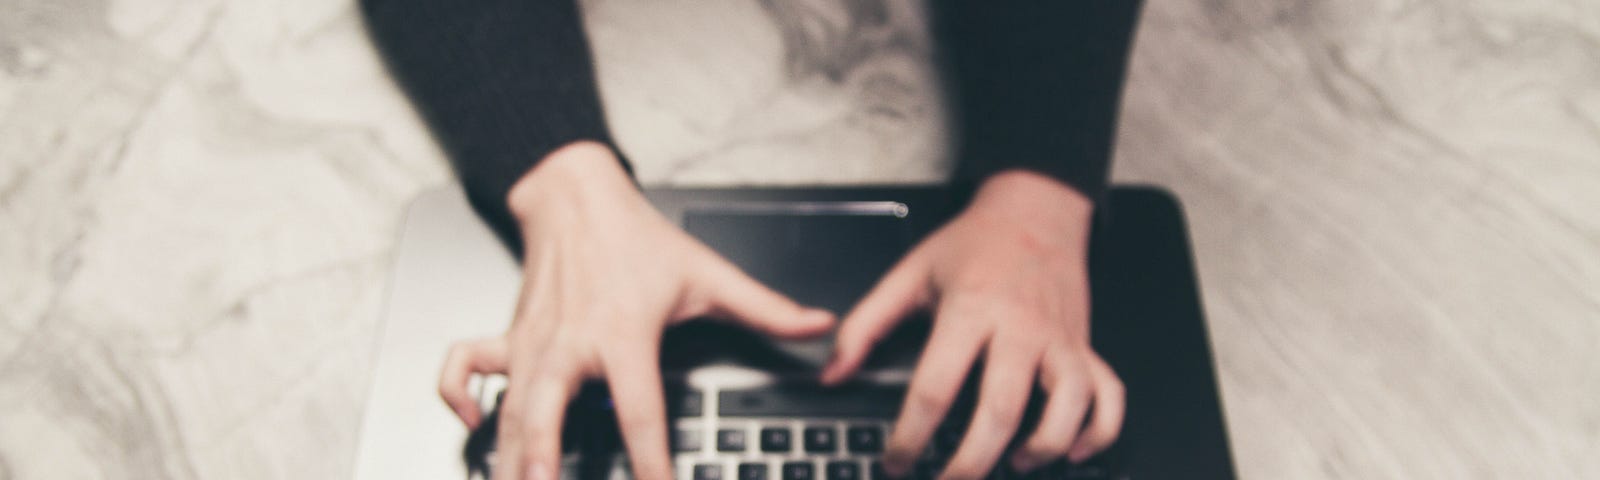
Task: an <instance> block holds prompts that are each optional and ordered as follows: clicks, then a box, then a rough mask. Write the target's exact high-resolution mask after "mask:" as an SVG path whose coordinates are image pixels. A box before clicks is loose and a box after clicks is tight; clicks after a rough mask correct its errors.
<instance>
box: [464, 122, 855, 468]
mask: <svg viewBox="0 0 1600 480" xmlns="http://www.w3.org/2000/svg"><path fill="white" fill-rule="evenodd" d="M508 201H509V202H510V204H511V209H512V211H513V213H514V214H515V215H516V217H517V219H518V222H519V224H520V228H521V231H522V238H523V253H524V255H523V286H522V292H521V299H520V300H519V301H518V305H517V310H516V316H515V318H514V319H513V321H512V324H511V327H510V328H509V329H508V330H507V331H506V332H505V333H504V334H502V335H499V336H496V337H491V338H486V339H480V340H470V341H465V342H461V343H458V344H456V345H455V346H454V347H453V348H451V351H450V355H449V357H448V358H447V360H446V361H445V367H444V372H443V373H442V375H441V378H440V381H439V393H440V395H441V396H443V397H444V400H445V402H446V403H448V404H449V405H450V407H451V409H453V410H455V412H456V415H457V416H459V417H460V418H461V420H462V422H464V423H466V425H467V427H468V428H476V427H477V426H478V423H479V422H481V421H482V414H483V413H482V412H481V411H480V410H479V408H478V403H477V401H476V400H475V399H474V398H473V397H472V396H471V395H470V394H469V393H468V392H467V380H468V379H469V378H470V377H471V376H472V375H473V374H491V373H503V374H505V375H506V376H507V377H508V379H509V381H508V385H507V387H506V393H505V399H504V400H503V401H502V403H501V407H500V408H501V411H500V425H499V437H498V438H497V439H496V449H495V450H496V453H495V459H494V468H493V472H494V478H495V479H496V480H501V479H536V480H555V479H556V477H557V476H558V475H559V469H560V461H561V428H562V421H563V420H564V418H563V417H564V415H565V412H566V406H567V403H568V402H569V401H570V400H571V399H572V397H573V396H574V395H575V394H576V393H577V390H578V387H579V386H580V385H581V384H582V382H583V381H584V380H586V379H591V378H602V377H603V378H605V379H606V381H607V383H608V385H609V386H610V389H611V396H612V398H613V399H615V402H616V412H617V422H618V425H620V426H621V429H622V436H623V438H624V441H625V443H626V445H627V449H628V455H629V458H630V459H631V462H632V469H633V473H634V475H635V476H636V478H641V479H661V480H665V479H670V478H672V477H673V472H672V462H671V459H670V457H669V454H668V451H667V450H668V446H667V445H668V444H667V432H668V429H667V424H666V411H665V406H664V402H663V398H662V397H663V393H662V386H661V374H660V366H659V359H658V352H659V351H660V341H661V334H662V331H663V330H664V329H665V328H666V327H667V326H668V325H671V324H674V323H678V322H682V321H685V320H689V319H692V318H697V317H716V318H723V319H727V320H731V321H735V322H737V323H740V324H743V325H745V326H747V327H751V328H753V329H756V330H759V331H762V332H765V333H768V334H771V335H775V336H778V337H784V338H806V337H814V336H817V335H821V334H824V333H827V332H828V331H829V330H830V329H831V328H832V326H833V322H834V317H833V314H831V313H828V312H827V311H823V310H818V309H814V308H806V307H802V306H800V305H798V304H796V303H795V302H794V301H792V300H790V299H789V298H787V297H785V296H783V295H781V294H779V293H777V292H775V291H773V290H771V289H769V288H767V287H765V286H763V285H761V284H760V283H759V282H756V281H755V280H754V279H751V278H750V277H749V276H747V275H745V273H744V272H742V271H741V270H739V268H738V267H736V266H734V265H733V264H732V263H729V262H728V261H727V260H726V259H723V258H722V257H720V256H718V255H717V254H716V252H713V251H712V250H711V249H710V248H709V247H706V246H705V245H703V244H701V243H700V242H699V241H697V240H695V239H694V238H693V237H690V236H689V235H688V234H687V233H685V232H683V231H682V230H681V229H679V228H678V227H677V226H676V225H673V224H672V222H670V221H668V220H667V219H666V218H664V217H663V216H662V215H661V214H660V213H658V212H657V211H656V210H655V209H654V208H653V207H651V205H650V204H649V202H647V201H646V200H645V198H644V196H643V195H642V194H641V193H640V192H639V191H638V189H637V188H636V187H635V186H634V185H633V183H632V182H631V181H630V180H629V178H628V175H627V173H626V172H625V171H623V169H622V167H621V165H620V164H619V162H618V161H617V158H616V155H615V154H614V153H612V151H611V149H610V148H607V147H606V146H604V145H601V144H598V143H594V142H576V143H573V144H570V145H567V146H565V147H562V148H561V149H559V150H557V151H555V152H552V153H551V154H550V155H549V156H547V157H546V158H545V159H544V160H543V161H541V162H540V163H539V165H538V166H537V167H535V168H534V169H533V170H532V171H530V172H529V173H528V174H527V175H525V176H524V177H523V178H522V179H520V180H519V181H518V182H517V185H516V186H514V187H513V188H512V191H511V193H510V195H508Z"/></svg>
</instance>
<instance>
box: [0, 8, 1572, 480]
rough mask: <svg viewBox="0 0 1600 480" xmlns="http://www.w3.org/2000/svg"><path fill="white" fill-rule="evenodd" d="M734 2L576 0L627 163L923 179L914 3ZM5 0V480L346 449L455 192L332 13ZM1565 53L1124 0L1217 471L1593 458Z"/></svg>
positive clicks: (1, 94)
mask: <svg viewBox="0 0 1600 480" xmlns="http://www.w3.org/2000/svg"><path fill="white" fill-rule="evenodd" d="M774 3H775V2H774ZM763 5H764V4H760V3H756V2H735V1H731V0H729V1H724V2H720V3H716V4H707V3H704V2H684V3H677V4H670V5H668V4H659V3H652V4H649V5H642V4H639V3H635V2H623V1H620V0H609V1H590V2H588V3H587V6H588V7H589V11H588V15H589V19H588V20H589V23H590V28H591V31H592V34H593V37H594V39H595V44H596V49H597V57H598V58H599V59H600V62H601V68H600V70H601V74H602V76H603V80H602V84H603V85H602V86H603V88H604V91H605V94H606V96H607V98H608V106H607V108H608V110H609V111H610V112H611V114H612V117H613V121H614V122H615V123H616V125H617V130H618V135H619V137H620V138H621V141H622V143H623V144H624V147H625V148H627V149H629V151H630V154H632V155H633V156H634V157H635V159H636V160H638V161H640V162H641V171H640V172H641V174H642V175H643V176H644V177H645V178H646V179H647V180H650V181H652V182H655V183H729V182H738V183H748V182H775V181H784V180H788V181H832V180H841V179H854V178H874V179H899V180H928V179H934V178H938V177H939V176H940V175H941V172H942V171H943V169H944V168H945V166H944V165H946V163H947V162H946V161H945V160H944V159H943V157H942V155H941V154H940V152H941V151H942V149H941V147H942V145H943V144H942V142H941V141H940V140H939V139H940V138H942V137H943V135H944V128H945V127H944V124H943V120H942V119H940V118H939V117H938V116H937V115H936V113H937V112H938V111H939V107H938V105H937V104H935V103H928V102H927V101H925V100H924V99H922V97H920V96H918V95H916V94H913V93H918V92H924V91H930V90H929V89H931V88H932V85H933V84H932V80H931V78H930V77H929V76H928V75H929V73H928V70H927V69H926V67H925V66H924V64H923V63H922V60H923V59H925V58H926V56H927V54H928V53H927V48H929V47H928V44H927V42H926V38H925V36H920V35H921V34H920V33H918V32H919V30H918V28H920V27H919V25H921V22H923V21H924V20H923V16H922V15H921V13H920V12H919V11H917V10H916V9H915V8H910V7H905V6H893V7H891V8H889V9H888V12H889V13H890V15H888V16H887V18H888V19H889V20H888V21H887V23H883V24H867V25H858V26H857V27H856V28H845V27H846V26H848V25H851V23H850V22H849V18H850V17H849V16H844V15H842V14H841V12H843V11H844V10H842V9H839V8H837V5H832V3H831V2H828V1H818V2H807V3H804V4H793V3H785V4H782V5H774V4H773V3H768V4H765V5H766V6H763ZM713 7H725V8H713ZM791 8H792V9H795V10H800V11H803V12H806V16H805V17H804V18H808V19H811V20H812V23H808V25H833V26H835V27H831V28H822V29H817V30H815V31H812V30H799V31H810V32H812V33H811V34H810V36H807V35H801V34H798V33H795V32H796V30H790V31H789V32H790V33H789V34H788V35H787V36H786V35H785V33H784V32H785V31H786V30H783V29H782V28H780V27H778V26H777V25H779V24H778V23H774V22H772V21H771V20H770V16H771V10H776V9H791ZM701 9H703V10H704V11H702V10H701ZM713 10H715V11H713ZM0 12H4V13H3V14H0V479H10V478H19V479H34V478H241V479H245V478H342V477H347V476H348V475H349V468H350V462H351V455H353V453H354V452H353V447H354V442H355V439H354V438H353V436H354V434H355V431H356V419H357V418H358V414H359V409H360V407H361V405H362V402H363V401H364V394H365V383H366V380H367V378H368V375H369V372H370V368H371V365H370V362H371V352H372V350H371V348H372V345H373V342H374V338H373V332H374V321H375V320H376V318H377V316H378V315H377V312H378V309H379V308H380V306H381V305H380V301H381V294H382V292H383V291H384V287H385V286H384V279H385V275H386V273H387V271H388V268H389V266H390V264H391V260H390V252H391V250H392V248H393V245H394V243H395V234H396V232H397V222H398V220H399V219H400V212H401V208H402V207H403V205H404V204H405V202H406V200H407V199H408V198H410V197H411V196H413V195H414V194H415V193H416V192H418V191H420V190H421V189H422V188H425V187H428V186H434V185H439V184H442V183H444V182H446V181H448V172H447V169H446V168H445V166H444V163H443V162H442V161H441V159H440V156H439V153H438V151H437V150H436V148H435V147H433V146H432V144H431V143H430V141H429V139H428V137H427V136H426V134H425V132H424V131H423V130H422V128H421V127H420V126H419V124H418V123H417V121H416V120H415V118H414V116H413V114H412V113H411V112H410V110H409V107H408V106H407V105H406V104H405V102H404V100H403V98H402V97H401V96H399V95H398V94H397V93H396V91H395V90H394V88H393V87H392V85H391V84H390V82H389V80H388V79H387V77H386V75H385V74H384V72H383V71H382V69H381V67H380V65H379V64H378V62H377V60H376V58H375V56H374V55H373V53H372V51H371V48H370V46H369V45H368V44H367V41H366V39H365V37H364V35H363V33H362V30H361V25H360V21H359V18H358V16H357V15H356V12H355V9H354V8H353V6H352V5H350V4H349V3H347V2H345V1H321V0H319V1H308V0H292V1H265V0H165V1H163V0H137V1H136V0H115V1H111V0H52V1H44V0H32V1H10V2H0ZM674 12H677V13H678V14H675V15H674V14H672V13H674ZM763 19H768V20H763ZM646 20H651V21H646ZM656 20H665V21H656ZM634 32H639V33H641V34H649V37H650V38H651V39H653V40H649V41H647V40H639V39H638V37H633V36H631V35H632V34H633V33H634ZM817 32H823V33H817ZM840 32H843V33H840ZM852 32H853V33H852ZM799 38H805V39H806V40H798V39H799ZM718 49H726V50H718ZM841 49H843V50H851V49H854V50H852V51H851V52H847V53H841V52H842V51H843V50H841ZM709 51H725V52H727V53H725V54H722V55H709V54H705V53H704V52H709ZM673 52H699V53H697V54H691V55H680V56H674V55H673ZM1596 52H1600V4H1596V3H1595V2H1593V1H1588V0H1560V1H1557V0H1544V1H1525V2H1489V1H1453V0H1413V1H1399V0H1355V1H1332V0H1316V1H1302V2H1267V1H1261V0H1220V1H1215V2H1204V3H1199V2H1195V3H1191V2H1167V1H1150V2H1149V3H1148V4H1147V6H1146V12H1145V18H1144V20H1143V23H1142V26H1141V28H1140V31H1139V39H1138V45H1137V50H1136V53H1135V55H1134V59H1133V62H1132V67H1131V68H1132V73H1131V78H1130V83H1129V89H1128V92H1127V94H1126V99H1125V108H1124V112H1125V113H1124V117H1123V122H1122V125H1121V133H1120V140H1119V145H1118V149H1119V150H1118V158H1117V163H1116V166H1115V177H1116V178H1117V179H1118V180H1121V181H1143V182H1151V183H1157V184H1161V185H1164V186H1167V187H1169V188H1171V189H1173V190H1175V191H1176V192H1178V193H1179V195H1180V196H1181V197H1182V198H1183V199H1184V200H1185V202H1186V203H1187V205H1188V209H1189V215H1190V217H1191V222H1192V230H1193V234H1194V242H1195V245H1196V250H1197V256H1198V262H1199V266H1200V270H1201V276H1202V281H1203V283H1204V285H1205V301H1206V303H1207V307H1208V312H1209V315H1210V318H1211V323H1212V335H1213V342H1214V343H1215V345H1216V347H1217V353H1218V362H1219V364H1220V366H1221V376H1222V382H1223V393H1224V397H1225V401H1226V402H1227V408H1228V412H1227V413H1228V415H1229V426H1230V429H1231V431H1232V434H1233V439H1234V449H1235V454H1236V457H1237V461H1238V464H1239V469H1240V472H1241V473H1242V474H1243V475H1244V476H1245V477H1247V478H1516V477H1526V478H1600V461H1596V460H1595V459H1596V458H1600V213H1597V212H1600V55H1597V54H1596ZM863 59H864V60H863ZM666 65H697V66H701V67H703V68H698V69H685V68H681V67H680V68H669V67H667V66H666ZM821 66H833V67H835V70H828V69H826V68H821ZM707 72H711V73H710V74H709V75H708V74H707ZM663 89H664V90H663ZM902 94H903V95H902ZM823 157H826V158H830V159H833V160H831V161H834V162H838V163H834V164H832V165H834V166H832V167H829V168H817V167H816V166H815V165H814V164H810V163H808V160H814V159H817V158H823ZM750 158H761V159H772V162H770V163H773V164H776V165H782V167H780V168H774V169H759V170H758V169H753V168H751V165H753V164H761V163H762V162H749V161H745V160H746V159H750ZM851 169H853V170H851ZM795 179H798V180H795Z"/></svg>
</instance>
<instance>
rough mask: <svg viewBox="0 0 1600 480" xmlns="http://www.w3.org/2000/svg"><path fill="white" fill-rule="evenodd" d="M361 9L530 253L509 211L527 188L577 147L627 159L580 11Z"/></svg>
mask: <svg viewBox="0 0 1600 480" xmlns="http://www.w3.org/2000/svg"><path fill="white" fill-rule="evenodd" d="M361 6H362V10H363V13H364V14H365V15H366V17H367V21H368V26H369V29H370V31H371V34H372V37H373V39H374V41H375V43H376V44H377V45H378V47H379V49H380V51H381V52H382V53H383V55H384V58H385V59H386V60H387V62H388V65H389V67H390V70H391V71H392V72H393V74H394V76H395V78H396V80H397V81H398V82H399V84H400V86H401V87H402V88H403V89H404V90H405V92H406V93H407V94H408V96H409V97H410V98H411V100H412V101H413V103H414V104H415V106H416V108H417V111H418V112H419V113H420V114H421V115H422V117H423V119H424V120H425V121H426V122H427V123H428V125H429V127H430V128H431V129H432V130H433V133H434V135H435V137H436V139H437V140H438V142H439V144H440V145H441V146H442V147H443V148H444V150H445V153H446V154H447V155H448V156H449V158H450V162H451V164H452V166H453V167H454V168H455V171H456V175H457V177H458V178H459V179H460V181H461V183H462V185H463V186H464V187H465V188H466V190H467V195H468V198H469V199H470V200H471V203H472V206H473V208H474V209H475V210H477V212H478V214H479V215H480V216H482V217H483V218H484V220H485V221H486V222H488V224H489V225H490V227H492V228H493V229H494V230H495V233H496V234H498V235H499V236H500V237H501V239H502V240H503V241H505V243H506V244H507V245H508V246H509V247H510V248H511V249H512V251H513V252H520V250H521V249H520V243H521V237H520V235H519V232H518V230H517V223H516V220H515V217H514V215H513V214H512V212H511V210H510V208H509V206H508V196H509V194H510V191H511V189H512V186H513V185H515V184H516V182H517V181H518V179H520V178H522V177H523V175H524V174H526V173H527V172H528V171H529V170H531V169H532V168H533V167H534V165H536V164H537V163H538V162H539V161H540V160H541V159H544V158H545V157H547V156H548V155H549V154H550V153H551V152H553V151H556V150H557V149H560V148H561V147H563V146H566V145H569V144H573V143H574V142H578V141H583V140H592V141H595V142H599V143H600V144H603V145H607V146H611V147H612V148H613V150H614V149H615V148H614V142H613V141H612V139H611V134H610V132H609V130H608V129H607V127H606V121H605V116H604V112H603V110H602V108H601V103H600V96H599V92H598V90H597V87H596V84H595V80H594V67H593V62H592V60H591V57H590V52H589V46H588V41H587V38H586V36H585V34H584V31H583V22H582V18H581V16H580V14H579V10H578V6H577V5H576V2H574V1H524V0H474V1H471V2H453V1H445V0H362V2H361ZM616 158H618V159H620V158H621V157H620V155H618V156H617V157H616Z"/></svg>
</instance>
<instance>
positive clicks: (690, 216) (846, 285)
mask: <svg viewBox="0 0 1600 480" xmlns="http://www.w3.org/2000/svg"><path fill="white" fill-rule="evenodd" d="M873 204H877V205H879V206H881V207H883V208H876V209H874V208H852V207H856V206H872V205H873ZM907 215H908V212H907V211H906V210H905V207H904V206H902V205H899V204H895V203H892V202H832V203H812V202H805V203H777V204H765V205H756V206H752V205H750V204H731V205H727V206H724V207H717V206H710V207H705V208H700V209H691V210H689V211H688V212H686V213H685V214H684V229H685V230H687V231H688V232H689V234H691V235H694V236H695V237H697V238H699V239H700V241H702V242H704V243H705V244H706V245H708V246H710V247H711V248H712V249H713V250H716V251H717V252H718V253H721V254H722V255H723V256H724V257H726V258H727V259H728V260H730V261H732V262H733V263H734V264H735V265H738V266H739V267H740V268H742V269H744V271H745V272H746V273H748V274H750V276H752V277H754V278H755V279H756V280H758V281H760V282H762V283H764V284H766V285H767V286H768V287H771V288H773V289H775V290H777V291H779V292H783V293H784V294H785V295H788V296H789V297H790V298H793V299H794V300H795V301H797V302H800V303H802V304H805V305H812V306H816V307H820V308H824V309H828V310H830V311H833V312H834V313H836V314H838V315H840V317H841V319H842V317H843V315H845V314H846V313H848V312H849V311H850V308H851V307H853V306H854V305H855V303H856V301H858V300H860V299H861V297H862V296H864V295H865V294H866V293H867V291H868V290H870V289H871V288H872V286H873V285H875V284H876V283H877V281H878V279H879V278H880V277H881V276H882V275H883V274H884V273H886V272H888V271H889V268H890V267H892V266H894V264H895V262H896V261H897V260H899V259H900V256H901V255H903V254H904V253H905V252H906V250H907V249H908V248H909V247H910V245H911V242H912V240H913V239H912V230H911V227H910V222H909V221H908V219H907ZM831 337H832V336H831V335H830V336H828V337H826V338H823V339H821V340H818V341H806V342H781V343H782V344H781V345H778V347H779V348H781V349H782V350H784V351H786V352H788V353H791V354H793V355H796V356H798V357H801V359H803V360H804V361H805V362H806V363H810V364H812V365H816V366H820V365H822V364H823V363H825V362H826V361H827V358H828V355H829V353H830V352H831V351H832V343H831Z"/></svg>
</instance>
